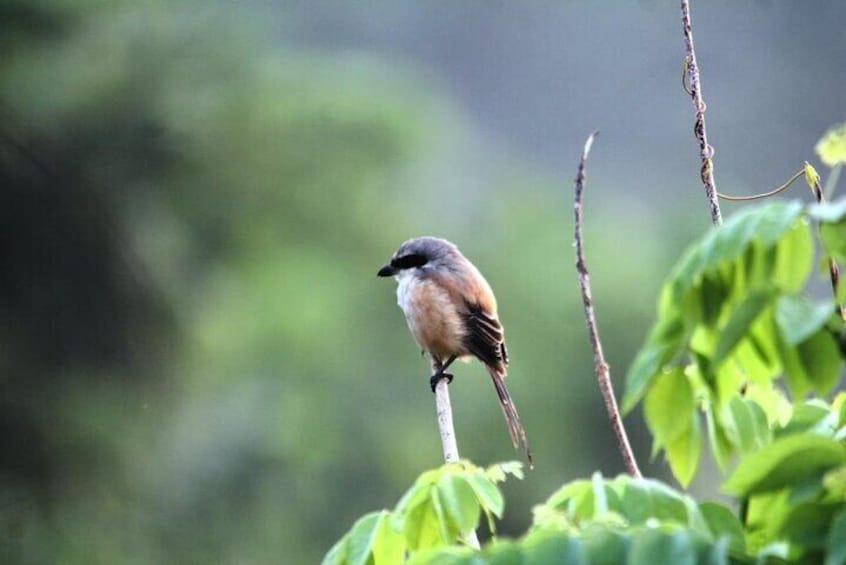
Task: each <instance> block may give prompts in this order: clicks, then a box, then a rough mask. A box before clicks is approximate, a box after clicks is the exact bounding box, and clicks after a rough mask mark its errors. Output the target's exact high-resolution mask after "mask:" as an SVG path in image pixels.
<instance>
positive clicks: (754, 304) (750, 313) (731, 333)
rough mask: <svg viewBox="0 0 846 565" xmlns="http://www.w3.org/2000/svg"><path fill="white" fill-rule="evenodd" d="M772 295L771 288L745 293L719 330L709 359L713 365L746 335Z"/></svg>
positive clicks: (773, 294)
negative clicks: (715, 346)
mask: <svg viewBox="0 0 846 565" xmlns="http://www.w3.org/2000/svg"><path fill="white" fill-rule="evenodd" d="M774 297H775V292H774V291H773V290H771V289H761V290H756V291H753V292H751V293H750V294H749V295H747V296H746V298H745V299H744V300H743V302H741V303H740V305H738V307H737V308H735V309H734V311H732V313H731V316H730V317H729V319H728V322H727V323H726V325H725V326H724V327H723V329H722V331H721V332H720V340H719V341H718V342H717V349H716V351H715V352H714V356H713V358H712V359H711V361H712V363H713V364H714V365H719V364H720V363H722V361H723V360H724V359H725V358H726V357H727V356H728V355H729V354H730V353H731V352H732V350H733V349H734V348H735V346H736V345H737V344H738V342H739V341H740V340H741V339H743V338H744V337H746V335H747V334H748V332H749V327H750V326H751V325H752V324H753V323H754V322H755V320H756V319H757V318H758V316H760V315H761V312H763V311H764V309H765V308H766V307H767V306H769V305H770V304H771V303H772V301H773V298H774Z"/></svg>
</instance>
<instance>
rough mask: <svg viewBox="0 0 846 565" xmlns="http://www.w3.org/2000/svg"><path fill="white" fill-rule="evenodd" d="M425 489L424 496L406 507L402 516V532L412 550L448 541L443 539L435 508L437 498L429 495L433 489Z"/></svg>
mask: <svg viewBox="0 0 846 565" xmlns="http://www.w3.org/2000/svg"><path fill="white" fill-rule="evenodd" d="M427 489H428V490H429V492H428V493H427V496H426V498H425V499H424V500H422V501H421V502H420V503H418V504H417V505H415V506H414V507H410V508H408V509H407V511H406V512H405V514H404V516H403V518H404V519H403V521H402V532H403V535H405V541H406V543H407V544H408V548H409V549H411V550H412V551H417V550H419V549H425V548H430V547H438V546H439V545H443V544H444V543H447V541H448V540H447V539H444V532H443V530H444V528H443V527H442V522H441V519H440V516H439V515H438V511H437V510H436V506H435V504H436V502H435V501H436V500H437V499H436V498H434V497H433V496H431V491H432V490H433V489H432V487H431V486H430V487H427ZM448 534H449V532H447V535H448ZM456 537H457V536H456Z"/></svg>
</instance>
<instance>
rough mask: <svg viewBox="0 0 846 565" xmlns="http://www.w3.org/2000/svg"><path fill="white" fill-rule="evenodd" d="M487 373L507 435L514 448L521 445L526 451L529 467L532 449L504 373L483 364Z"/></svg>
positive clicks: (531, 463)
mask: <svg viewBox="0 0 846 565" xmlns="http://www.w3.org/2000/svg"><path fill="white" fill-rule="evenodd" d="M485 368H486V369H487V370H488V374H489V375H490V376H491V380H492V381H493V385H494V388H495V389H496V395H497V397H498V398H499V405H500V407H502V415H503V416H505V424H506V425H507V426H508V435H510V436H511V443H513V444H514V449H520V448H521V447H522V448H523V450H524V451H525V452H526V461H527V462H528V463H529V468H530V469H531V468H532V467H533V466H534V464H533V462H532V450H531V449H529V442H528V440H527V439H526V429H525V428H524V427H523V423H522V422H521V421H520V414H518V413H517V407H516V406H514V402H513V401H512V400H511V395H510V394H508V389H507V388H506V387H505V375H504V374H502V373H501V372H500V371H497V370H496V369H495V368H493V367H491V366H489V365H485Z"/></svg>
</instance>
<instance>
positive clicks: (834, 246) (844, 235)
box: [820, 200, 846, 262]
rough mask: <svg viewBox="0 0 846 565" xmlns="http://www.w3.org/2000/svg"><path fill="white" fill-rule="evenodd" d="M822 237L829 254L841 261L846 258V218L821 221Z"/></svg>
mask: <svg viewBox="0 0 846 565" xmlns="http://www.w3.org/2000/svg"><path fill="white" fill-rule="evenodd" d="M841 202H844V203H846V200H845V201H841ZM820 239H821V240H822V244H823V247H825V250H826V251H827V252H828V254H829V255H832V256H833V257H834V258H835V259H837V260H838V261H841V262H842V261H843V260H844V259H846V219H842V220H840V221H838V222H824V223H821V224H820Z"/></svg>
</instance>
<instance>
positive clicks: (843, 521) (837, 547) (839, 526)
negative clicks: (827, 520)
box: [825, 510, 846, 565]
mask: <svg viewBox="0 0 846 565" xmlns="http://www.w3.org/2000/svg"><path fill="white" fill-rule="evenodd" d="M842 563H846V510H841V511H840V512H838V513H837V515H836V516H835V517H834V520H832V521H831V528H829V530H828V539H827V540H826V556H825V565H840V564H842Z"/></svg>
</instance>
